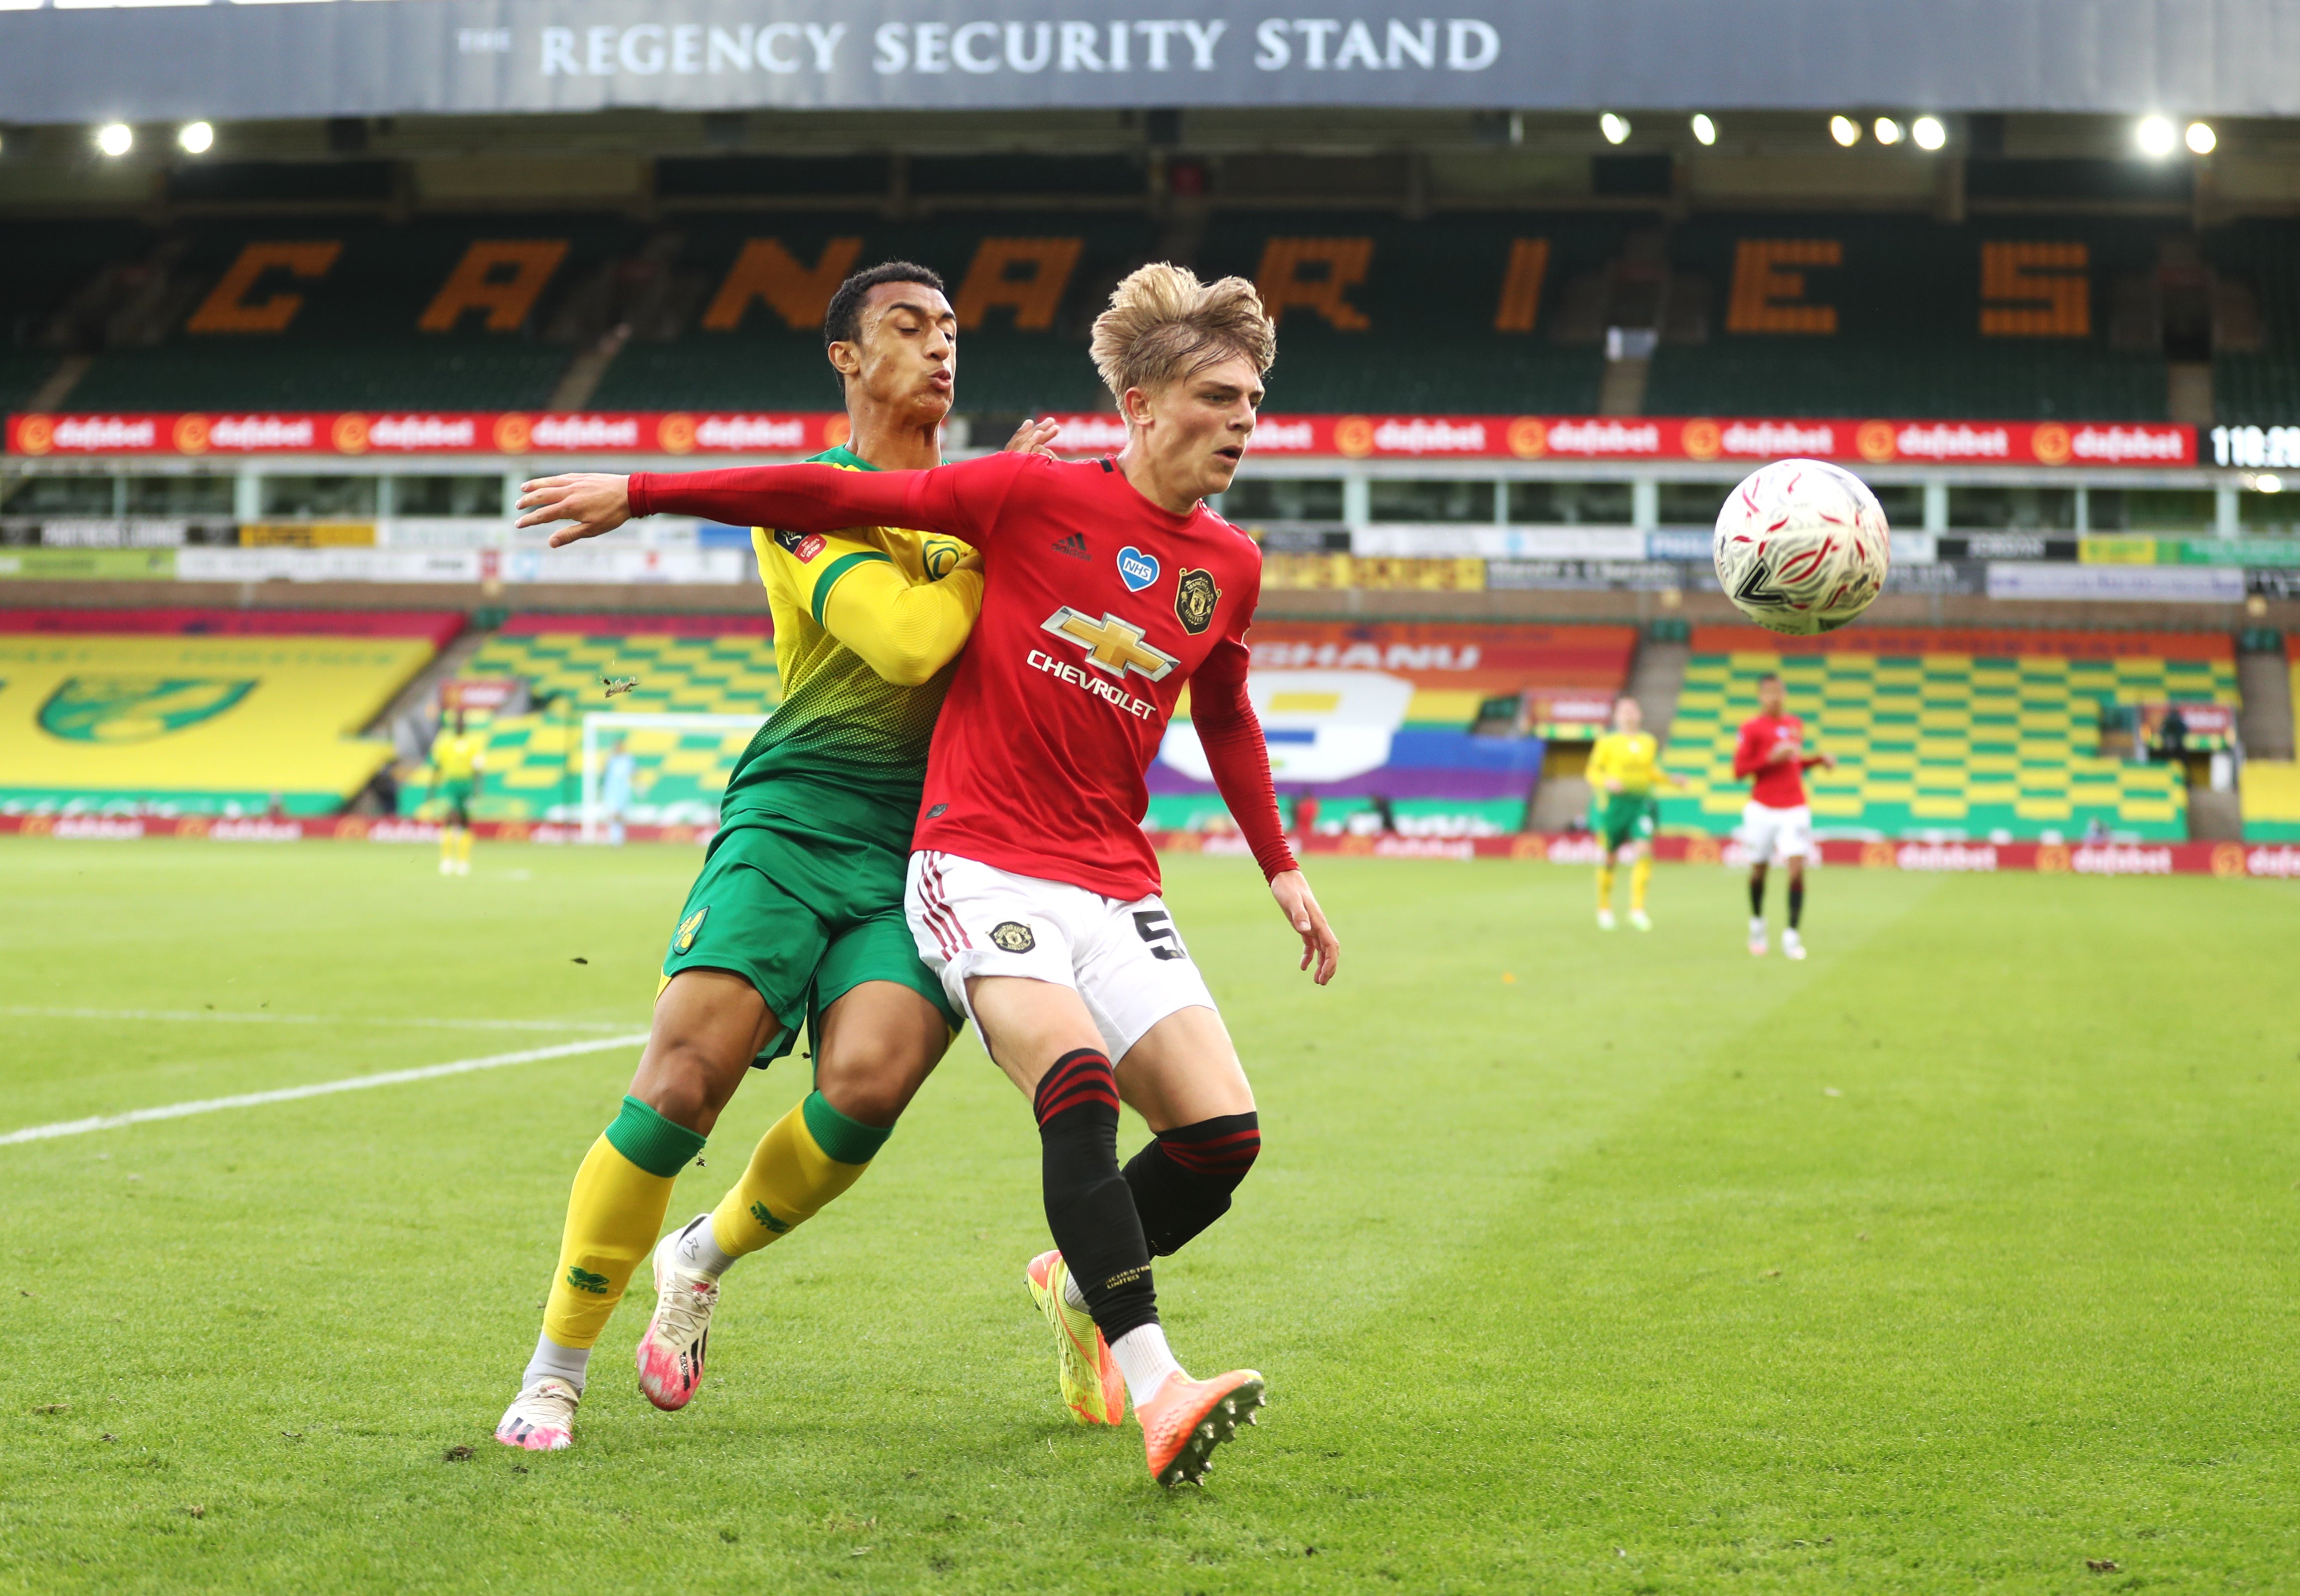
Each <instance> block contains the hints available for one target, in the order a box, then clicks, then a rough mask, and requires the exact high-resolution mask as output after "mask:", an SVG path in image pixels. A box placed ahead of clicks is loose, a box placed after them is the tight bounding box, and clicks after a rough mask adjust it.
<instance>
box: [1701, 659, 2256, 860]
mask: <svg viewBox="0 0 2300 1596" xmlns="http://www.w3.org/2000/svg"><path fill="white" fill-rule="evenodd" d="M1860 641H1861V639H1860V638H1858V637H1857V636H1848V637H1846V638H1843V639H1832V640H1831V642H1832V646H1829V647H1828V648H1825V649H1811V650H1805V649H1796V648H1794V647H1789V648H1784V647H1782V646H1779V644H1777V643H1776V642H1775V641H1773V640H1771V639H1770V637H1769V635H1768V634H1765V633H1763V632H1759V631H1756V630H1754V628H1733V627H1700V628H1695V631H1694V636H1693V644H1692V646H1693V657H1692V659H1691V661H1690V662H1689V663H1688V668H1687V670H1686V677H1685V686H1684V690H1683V692H1682V693H1681V694H1680V695H1679V700H1678V706H1677V713H1676V718H1675V719H1674V720H1673V721H1672V722H1671V727H1670V739H1669V748H1668V751H1667V753H1666V754H1665V755H1664V758H1663V764H1664V765H1665V766H1666V768H1667V769H1669V770H1670V771H1671V773H1672V774H1673V775H1675V776H1677V777H1679V779H1680V780H1682V781H1683V782H1685V784H1686V786H1685V788H1684V790H1683V791H1682V792H1679V793H1672V794H1665V795H1664V796H1663V800H1662V820H1663V825H1664V826H1668V827H1679V828H1683V829H1687V830H1694V831H1701V832H1707V833H1710V834H1712V835H1725V834H1726V833H1728V832H1729V831H1731V830H1732V829H1733V827H1735V826H1736V825H1737V824H1738V821H1739V819H1740V814H1741V808H1742V805H1743V804H1744V803H1745V802H1746V800H1747V797H1748V784H1747V783H1746V781H1736V780H1735V779H1734V777H1733V774H1732V766H1733V751H1734V747H1735V744H1736V743H1737V741H1738V736H1739V732H1740V726H1741V723H1742V722H1743V721H1744V720H1746V719H1748V718H1749V717H1750V716H1752V715H1754V714H1755V713H1756V712H1757V695H1756V683H1757V678H1758V677H1760V676H1762V675H1763V674H1764V673H1765V672H1767V671H1779V673H1780V675H1781V677H1782V678H1783V681H1784V683H1785V685H1786V686H1787V687H1788V702H1789V709H1790V711H1791V712H1792V713H1795V714H1797V715H1800V716H1802V717H1803V718H1804V722H1805V727H1806V732H1807V736H1808V738H1809V739H1810V741H1811V743H1812V744H1813V746H1814V747H1816V748H1820V749H1825V750H1827V751H1828V752H1829V753H1831V754H1833V755H1835V756H1836V758H1837V760H1838V768H1837V769H1834V770H1822V769H1815V770H1813V771H1812V772H1810V773H1809V774H1808V775H1807V777H1806V778H1805V782H1806V787H1807V790H1808V792H1809V793H1810V794H1811V796H1812V802H1813V826H1814V828H1815V830H1816V831H1817V832H1819V833H1821V835H1835V836H1841V837H1864V838H1876V837H1884V838H1901V837H1927V836H1930V837H1939V838H1948V839H1958V840H1974V841H1979V840H1987V839H1989V838H1992V837H2001V838H2011V839H2032V838H2036V837H2038V836H2040V835H2043V834H2045V833H2046V832H2048V831H2050V832H2054V833H2058V834H2060V835H2063V836H2065V837H2071V838H2073V837H2076V836H2079V835H2082V834H2083V833H2084V832H2085V830H2086V828H2087V827H2088V826H2089V825H2091V823H2092V822H2094V821H2095V820H2098V821H2099V822H2100V823H2101V824H2102V825H2104V826H2105V827H2108V828H2109V830H2110V831H2112V832H2113V833H2116V834H2119V835H2124V836H2129V837H2133V838H2137V839H2142V840H2149V841H2186V840H2187V837H2188V789H2187V786H2186V785H2185V781H2184V777H2183V776H2182V774H2181V773H2180V772H2179V771H2178V770H2176V769H2172V768H2171V767H2167V766H2163V765H2136V764H2130V763H2127V762H2125V761H2121V760H2117V759H2104V758H2102V757H2100V754H2099V752H2098V751H2099V745H2100V730H2099V727H2100V712H2101V709H2102V706H2103V705H2104V704H2129V703H2151V702H2194V703H2217V704H2229V705H2233V704H2235V703H2236V702H2238V694H2237V684H2236V665H2235V655H2234V651H2233V649H2232V648H2231V647H2230V646H2229V640H2228V639H2227V638H2225V637H2181V638H2179V639H2171V638H2165V637H2154V636H2151V637H2146V638H2142V639H2140V640H2139V641H2138V642H2136V643H2134V644H2133V645H2132V646H2131V648H2130V649H2129V650H2127V649H2125V648H2123V647H2122V645H2121V644H2117V643H2116V642H2114V641H2113V639H2111V640H2106V641H2101V642H2099V643H2098V644H2097V646H2096V648H2094V649H2093V650H2092V651H2090V652H2072V651H2071V644H2072V643H2073V644H2079V645H2081V644H2084V643H2085V641H2086V639H2085V637H2084V636H2083V635H2079V636H2078V637H2077V638H2075V639H2071V638H2069V637H2065V636H2063V637H2056V638H2054V639H2052V640H2051V641H2049V642H2046V643H2039V642H2038V641H2037V639H2035V638H2032V637H2029V636H2028V635H2026V634H2021V633H2014V632H2007V633H2004V634H2003V635H2002V638H2001V641H1999V640H1996V639H1993V638H1991V637H1989V636H1988V635H1987V634H1972V633H1961V634H1954V635H1952V636H1946V637H1942V638H1940V639H1939V640H1938V642H1939V647H1938V649H1936V648H1935V647H1933V646H1930V645H1929V642H1930V640H1929V638H1928V636H1927V635H1926V634H1923V633H1909V632H1900V631H1896V632H1893V633H1890V634H1888V635H1887V636H1885V637H1884V638H1882V639H1880V640H1879V646H1880V647H1883V648H1892V649H1907V650H1909V651H1910V652H1906V653H1882V652H1879V653H1871V652H1865V651H1863V650H1862V649H1861V648H1859V647H1858V644H1859V643H1860ZM1997 649H2001V650H2002V651H2003V652H2001V653H1999V652H1986V651H1993V650H1997ZM2152 650H2153V652H2151V651H2152Z"/></svg>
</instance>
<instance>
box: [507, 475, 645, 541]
mask: <svg viewBox="0 0 2300 1596" xmlns="http://www.w3.org/2000/svg"><path fill="white" fill-rule="evenodd" d="M519 507H520V509H521V511H525V513H524V514H522V515H521V517H520V518H519V524H520V525H521V526H522V527H547V526H549V525H550V524H551V523H552V522H553V521H572V522H574V523H575V524H574V525H573V526H571V527H562V528H560V529H559V530H558V531H556V532H554V533H553V534H552V535H551V546H552V547H553V548H554V549H558V548H564V547H566V546H567V545H568V544H571V543H575V542H578V541H579V540H580V539H582V538H586V537H596V536H599V535H600V534H601V533H603V532H612V531H613V530H614V529H615V528H618V527H620V526H621V525H622V524H623V523H624V522H625V521H627V520H630V519H631V479H630V478H629V477H621V476H617V475H615V474H614V473H613V472H611V471H571V472H569V473H568V474H567V475H565V476H563V477H539V478H536V479H535V480H534V481H532V482H522V483H521V484H520V487H519Z"/></svg>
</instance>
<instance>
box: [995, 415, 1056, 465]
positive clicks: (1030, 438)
mask: <svg viewBox="0 0 2300 1596" xmlns="http://www.w3.org/2000/svg"><path fill="white" fill-rule="evenodd" d="M1062 429H1063V426H1062V423H1061V422H1059V421H1050V420H1047V419H1046V417H1044V416H1026V417H1024V418H1023V420H1022V424H1021V426H1020V427H1017V428H1014V436H1013V437H1010V438H1008V439H1007V440H1006V446H1005V447H1004V449H1002V450H1000V451H999V453H1002V454H1043V455H1045V456H1046V458H1047V459H1048V460H1057V459H1060V458H1061V457H1060V456H1059V455H1057V454H1056V453H1054V450H1053V449H1052V448H1051V447H1049V446H1048V445H1052V444H1053V443H1054V435H1055V434H1056V433H1058V432H1060V431H1061V430H1062Z"/></svg>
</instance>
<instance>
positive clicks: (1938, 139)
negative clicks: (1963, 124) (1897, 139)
mask: <svg viewBox="0 0 2300 1596" xmlns="http://www.w3.org/2000/svg"><path fill="white" fill-rule="evenodd" d="M1909 137H1911V138H1913V139H1914V140H1916V143H1917V147H1918V148H1919V149H1921V150H1937V149H1938V148H1940V147H1941V145H1945V144H1946V143H1947V142H1948V129H1946V128H1944V127H1942V126H1941V120H1940V118H1938V117H1937V116H1921V117H1919V118H1918V119H1917V120H1916V121H1913V122H1911V123H1910V124H1909Z"/></svg>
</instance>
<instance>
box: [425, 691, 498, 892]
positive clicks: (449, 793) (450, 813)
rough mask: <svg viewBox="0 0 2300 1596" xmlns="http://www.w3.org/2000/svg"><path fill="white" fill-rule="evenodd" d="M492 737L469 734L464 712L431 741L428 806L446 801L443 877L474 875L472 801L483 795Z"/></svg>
mask: <svg viewBox="0 0 2300 1596" xmlns="http://www.w3.org/2000/svg"><path fill="white" fill-rule="evenodd" d="M486 770H487V733H485V732H472V731H465V730H464V729H463V711H461V710H457V711H455V713H454V719H452V720H451V721H450V722H449V723H448V724H447V725H445V726H442V727H440V728H439V735H438V736H436V737H434V738H432V739H431V789H430V791H429V792H427V793H426V794H423V801H424V802H426V803H429V802H431V801H432V800H433V799H435V798H437V799H441V800H444V801H445V802H446V805H447V814H446V822H445V823H444V824H443V825H442V826H441V827H439V873H440V874H441V875H442V876H468V875H470V874H471V800H472V799H474V798H476V797H478V796H479V781H480V778H481V777H482V775H483V774H484V773H485V772H486Z"/></svg>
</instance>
